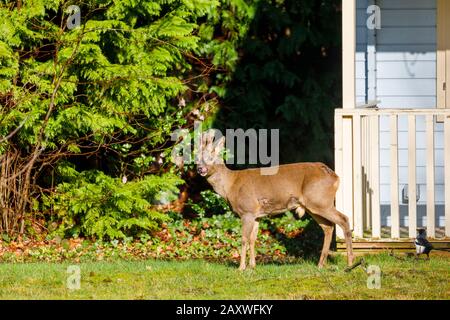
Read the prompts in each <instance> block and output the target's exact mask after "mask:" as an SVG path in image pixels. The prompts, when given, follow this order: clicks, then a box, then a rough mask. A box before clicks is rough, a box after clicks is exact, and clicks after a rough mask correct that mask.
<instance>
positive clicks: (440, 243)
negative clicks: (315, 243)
mask: <svg viewBox="0 0 450 320" xmlns="http://www.w3.org/2000/svg"><path fill="white" fill-rule="evenodd" d="M365 235H366V233H365ZM370 235H371V232H370V231H367V238H365V239H358V238H356V239H353V250H354V251H355V252H356V253H366V252H367V253H369V252H370V253H377V252H382V251H390V250H395V251H411V252H412V251H414V250H415V246H414V239H411V238H408V228H407V227H401V228H400V238H399V239H390V235H391V228H390V227H382V228H381V239H371V238H370ZM428 240H429V241H430V242H431V243H432V244H433V247H434V248H435V249H439V250H441V251H442V250H443V251H448V252H450V238H445V230H444V228H436V238H433V239H432V238H428ZM336 248H337V251H338V252H343V251H345V250H346V248H345V242H344V240H341V239H339V240H337V241H336Z"/></svg>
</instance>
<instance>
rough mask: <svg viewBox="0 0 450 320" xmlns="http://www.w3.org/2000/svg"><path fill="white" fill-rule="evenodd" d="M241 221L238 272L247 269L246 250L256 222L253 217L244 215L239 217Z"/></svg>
mask: <svg viewBox="0 0 450 320" xmlns="http://www.w3.org/2000/svg"><path fill="white" fill-rule="evenodd" d="M241 221H242V249H241V264H240V265H239V270H245V268H246V267H247V265H246V258H247V248H248V246H249V242H250V240H251V236H252V231H253V228H254V225H255V223H256V220H255V217H253V216H252V215H244V216H242V217H241ZM255 239H256V237H255ZM250 254H251V253H250Z"/></svg>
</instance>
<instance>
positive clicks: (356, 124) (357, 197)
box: [353, 115, 364, 238]
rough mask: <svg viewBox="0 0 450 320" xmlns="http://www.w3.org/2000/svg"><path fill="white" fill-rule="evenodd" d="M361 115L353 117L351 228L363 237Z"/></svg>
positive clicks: (358, 235)
mask: <svg viewBox="0 0 450 320" xmlns="http://www.w3.org/2000/svg"><path fill="white" fill-rule="evenodd" d="M361 151H362V150H361V116H360V115H355V116H354V117H353V194H354V207H353V208H354V209H353V223H354V224H353V228H354V233H355V236H356V237H359V238H362V237H363V232H364V230H363V214H364V212H363V207H362V196H363V194H362V177H361V172H362V163H361Z"/></svg>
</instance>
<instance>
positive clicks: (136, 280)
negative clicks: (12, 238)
mask: <svg viewBox="0 0 450 320" xmlns="http://www.w3.org/2000/svg"><path fill="white" fill-rule="evenodd" d="M365 259H366V261H367V262H368V263H369V264H372V265H378V266H379V267H380V268H381V270H382V277H381V289H368V288H367V274H366V273H365V272H364V270H363V269H362V268H361V267H358V268H356V269H355V270H353V271H352V272H351V273H345V272H344V268H345V263H344V259H343V258H341V257H340V258H339V259H336V260H335V261H334V262H332V263H330V264H329V265H328V266H327V267H326V268H325V269H323V270H319V269H317V267H316V266H315V265H314V264H313V263H311V262H298V263H292V264H260V265H258V266H257V269H256V270H248V271H245V272H239V271H238V270H237V269H236V266H235V265H233V264H221V263H212V262H206V261H202V260H191V261H160V260H147V261H134V262H127V261H120V260H118V261H115V262H87V263H81V264H79V266H80V268H81V288H80V289H79V290H69V289H67V287H66V278H67V276H68V274H67V273H66V270H67V267H68V266H69V265H70V264H69V263H16V264H11V263H4V264H0V299H450V281H449V280H450V258H449V257H444V256H434V257H432V259H431V261H424V260H421V261H414V260H413V259H407V260H405V261H400V260H397V259H395V258H393V257H389V256H387V255H377V256H368V257H366V258H365Z"/></svg>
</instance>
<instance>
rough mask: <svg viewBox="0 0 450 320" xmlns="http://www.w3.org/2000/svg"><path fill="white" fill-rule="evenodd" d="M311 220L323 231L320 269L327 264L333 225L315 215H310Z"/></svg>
mask: <svg viewBox="0 0 450 320" xmlns="http://www.w3.org/2000/svg"><path fill="white" fill-rule="evenodd" d="M311 216H312V218H313V219H314V220H315V221H316V222H317V223H318V224H319V226H320V227H321V228H322V230H323V234H324V237H323V247H322V253H321V254H320V259H319V264H318V267H319V268H322V267H323V266H324V265H325V264H326V263H327V257H328V252H329V251H330V245H331V240H332V238H333V230H334V223H332V222H331V221H329V220H327V219H325V218H323V217H321V216H319V215H317V214H311Z"/></svg>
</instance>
